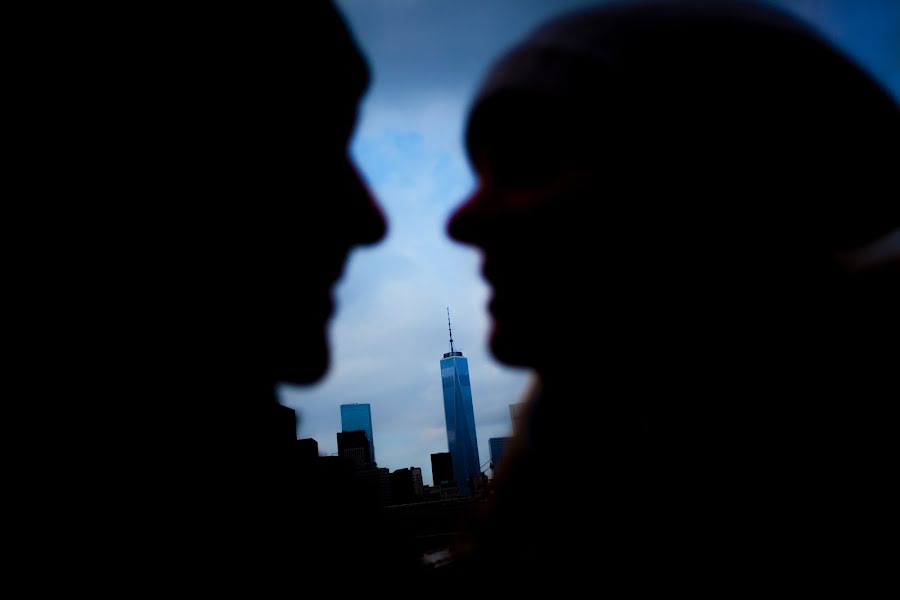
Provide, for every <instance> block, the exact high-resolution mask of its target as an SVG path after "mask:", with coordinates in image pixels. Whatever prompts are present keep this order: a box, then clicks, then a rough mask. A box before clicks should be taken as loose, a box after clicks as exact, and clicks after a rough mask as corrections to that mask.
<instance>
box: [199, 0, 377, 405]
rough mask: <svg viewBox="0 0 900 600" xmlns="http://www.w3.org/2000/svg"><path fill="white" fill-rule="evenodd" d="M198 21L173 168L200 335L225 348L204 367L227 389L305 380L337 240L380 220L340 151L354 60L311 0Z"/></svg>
mask: <svg viewBox="0 0 900 600" xmlns="http://www.w3.org/2000/svg"><path fill="white" fill-rule="evenodd" d="M202 31H203V32H204V33H203V35H202V36H201V37H202V39H203V42H204V44H205V45H206V46H207V47H206V48H201V49H199V50H195V51H193V52H192V53H191V56H192V57H195V58H196V59H197V62H198V64H197V65H196V71H194V72H191V73H188V74H187V75H189V76H191V77H194V78H196V83H195V82H194V81H191V82H189V83H188V85H189V86H191V88H192V89H196V90H197V96H196V97H197V99H198V100H199V104H200V105H199V106H196V107H192V108H196V110H197V121H196V122H195V123H194V122H191V123H190V124H189V127H190V128H191V130H190V131H189V135H190V136H193V135H196V136H197V145H196V147H189V148H188V152H189V153H190V154H191V155H192V156H191V157H190V158H191V160H192V162H189V163H188V165H187V167H186V168H188V169H194V170H195V171H194V173H192V175H193V176H194V177H195V178H196V179H197V180H199V181H200V182H201V183H200V186H201V187H200V189H199V190H197V193H198V196H199V197H200V198H203V199H204V200H205V205H204V211H205V212H203V213H202V214H201V217H202V220H201V221H200V222H199V223H196V224H195V225H196V229H195V230H194V231H193V232H189V233H193V234H195V235H196V236H197V239H196V242H197V244H198V245H203V244H205V245H206V246H207V247H205V248H200V255H201V256H202V257H203V258H204V260H201V263H200V264H199V265H198V266H197V272H196V277H198V278H205V277H207V276H209V277H211V278H212V283H213V284H214V285H213V286H211V287H210V290H211V293H206V294H204V298H205V299H206V300H207V301H208V302H209V305H208V306H206V307H202V308H201V310H202V311H203V312H202V313H201V315H203V316H210V315H214V317H215V318H216V319H217V321H216V322H214V323H212V326H213V329H214V332H213V334H212V336H211V337H210V338H209V339H208V340H205V342H206V344H207V347H214V350H215V354H216V356H217V357H218V358H221V357H222V355H223V354H224V355H226V361H225V362H222V363H221V364H219V365H215V366H214V367H213V368H214V370H213V372H212V373H211V374H210V376H211V377H214V378H216V379H219V380H220V381H218V382H217V383H218V384H224V385H229V383H230V382H231V383H232V384H233V385H234V386H235V389H239V390H240V389H244V388H246V387H248V386H250V387H259V388H265V387H268V388H270V389H271V386H272V385H273V384H275V383H278V382H290V383H309V382H313V381H315V380H317V379H319V378H320V377H321V376H322V375H323V374H324V373H325V371H326V369H327V366H328V357H329V350H328V341H327V332H326V328H327V325H328V322H329V319H330V317H331V315H332V312H333V310H334V307H333V300H332V287H333V285H334V284H335V282H336V281H337V279H338V278H339V277H340V276H341V274H342V271H343V268H344V264H345V262H346V260H347V257H348V253H349V252H350V251H351V249H352V248H353V247H354V246H357V245H364V244H371V243H373V242H376V241H378V240H379V239H381V238H382V237H383V235H384V233H385V222H384V219H383V217H382V215H381V213H380V212H379V209H378V207H377V206H376V205H375V204H374V202H373V199H372V198H371V196H370V195H369V192H368V190H367V189H366V186H365V185H364V184H363V182H362V181H361V180H360V176H359V174H358V172H357V170H356V168H355V166H354V164H353V162H352V160H351V159H350V157H349V155H348V144H349V142H350V138H351V135H352V133H353V129H354V126H355V123H356V118H357V109H358V105H359V102H360V99H361V97H362V95H363V93H364V92H365V90H366V87H367V85H368V71H367V67H366V65H365V62H364V60H363V58H362V56H361V55H360V53H359V51H358V50H357V48H356V46H355V44H354V43H353V41H352V39H351V37H350V34H349V33H348V30H347V28H346V26H345V25H344V23H343V21H342V20H341V18H340V16H339V15H338V14H337V12H336V11H335V9H334V7H333V6H332V5H331V3H330V2H326V1H323V0H315V1H313V2H304V3H302V4H301V5H298V6H296V7H291V8H287V7H286V8H284V9H283V10H282V9H279V10H276V11H270V10H260V11H256V10H254V11H238V12H235V13H234V14H231V13H228V14H224V13H222V14H216V15H213V16H212V17H210V21H209V22H204V23H202ZM195 85H196V88H194V86H195ZM192 139H193V138H192ZM185 144H186V145H187V146H190V142H185ZM181 150H183V149H181ZM201 240H202V241H201Z"/></svg>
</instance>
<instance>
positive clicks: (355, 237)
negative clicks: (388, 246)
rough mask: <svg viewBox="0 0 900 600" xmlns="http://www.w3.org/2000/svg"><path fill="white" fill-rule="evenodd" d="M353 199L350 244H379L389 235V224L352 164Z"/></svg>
mask: <svg viewBox="0 0 900 600" xmlns="http://www.w3.org/2000/svg"><path fill="white" fill-rule="evenodd" d="M350 170H351V173H352V174H351V180H350V185H351V189H350V190H349V194H350V196H351V198H352V204H351V210H350V211H348V214H347V219H348V227H347V232H348V234H349V240H348V241H349V242H350V243H351V244H352V245H361V246H362V245H368V244H374V243H375V242H378V241H379V240H381V239H382V238H384V236H385V234H386V233H387V222H386V221H385V218H384V215H383V214H382V212H381V208H380V207H379V206H378V203H377V202H376V201H375V198H374V197H373V196H372V193H371V192H370V191H369V188H368V186H366V184H365V182H364V181H363V179H362V176H361V175H360V173H359V170H358V169H357V168H356V166H355V165H354V164H352V163H351V164H350Z"/></svg>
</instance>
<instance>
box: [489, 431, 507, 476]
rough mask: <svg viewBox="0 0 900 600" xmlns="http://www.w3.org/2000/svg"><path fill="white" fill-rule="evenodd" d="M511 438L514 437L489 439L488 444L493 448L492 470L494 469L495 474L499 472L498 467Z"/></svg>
mask: <svg viewBox="0 0 900 600" xmlns="http://www.w3.org/2000/svg"><path fill="white" fill-rule="evenodd" d="M510 439H512V438H508V437H499V438H491V439H489V440H488V446H490V448H491V470H493V471H494V475H496V474H497V469H498V468H499V467H500V458H501V457H502V456H503V451H504V450H505V449H506V445H507V444H508V443H509V440H510Z"/></svg>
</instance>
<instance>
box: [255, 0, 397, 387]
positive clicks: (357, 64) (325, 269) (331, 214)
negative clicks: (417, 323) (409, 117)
mask: <svg viewBox="0 0 900 600" xmlns="http://www.w3.org/2000/svg"><path fill="white" fill-rule="evenodd" d="M325 19H326V21H325V23H323V25H322V27H323V30H324V31H323V32H322V35H323V38H324V39H325V43H324V44H323V48H321V50H322V54H321V55H320V56H315V55H313V56H307V57H305V59H306V60H309V61H315V62H319V63H321V64H319V65H317V67H316V68H313V69H311V71H310V72H311V74H312V77H313V79H312V80H311V81H309V82H308V84H307V85H308V87H307V89H308V90H309V94H311V95H312V96H313V99H312V104H313V110H312V111H311V113H310V114H309V115H308V117H307V118H308V121H307V122H308V124H309V128H308V129H306V131H303V130H300V131H298V132H297V134H298V138H297V140H296V141H297V143H298V144H303V145H304V146H307V147H310V148H314V149H315V152H314V153H310V154H307V155H306V156H304V159H307V160H309V159H311V160H312V168H310V169H308V170H307V171H306V175H307V176H308V178H309V180H308V181H306V182H304V181H301V182H298V183H299V189H298V194H297V201H299V202H300V203H302V204H304V205H307V206H308V207H309V208H308V210H306V211H305V212H306V215H305V216H306V217H307V218H308V219H309V223H308V224H307V225H306V226H305V227H304V228H303V229H302V230H300V231H298V232H297V234H298V235H303V236H305V239H300V240H297V241H296V245H295V244H294V241H293V240H291V239H290V238H289V239H288V240H286V242H287V244H288V245H289V247H290V246H294V245H295V248H296V250H294V251H293V252H292V253H291V254H293V256H294V263H293V264H294V265H295V266H294V267H293V268H290V267H289V269H288V271H287V272H286V274H285V275H286V277H288V278H295V279H296V280H297V282H298V283H299V286H287V287H288V288H290V289H294V290H296V296H295V295H293V294H292V295H291V296H290V297H289V298H287V300H288V302H286V303H278V304H277V305H278V306H279V308H280V310H282V311H283V313H282V314H280V315H277V320H278V321H280V322H282V323H284V324H285V325H286V326H287V327H286V328H285V331H284V333H283V338H282V341H281V342H280V343H278V344H277V350H276V351H277V352H278V353H279V355H278V356H275V357H272V358H273V364H274V365H275V369H276V370H275V371H274V372H273V373H272V378H273V379H275V380H279V381H287V382H295V383H307V382H311V381H315V380H316V379H318V378H319V377H321V376H322V375H323V374H324V372H325V370H326V368H327V366H328V356H329V348H328V340H327V331H326V329H327V326H328V322H329V319H330V317H331V316H332V314H333V311H334V301H333V296H332V293H333V286H334V284H335V282H336V281H337V280H338V278H339V277H340V276H341V274H342V272H343V268H344V265H345V263H346V261H347V257H348V253H349V252H350V251H351V249H352V248H353V247H354V246H357V245H363V244H371V243H374V242H376V241H378V240H380V239H381V238H382V237H383V236H384V233H385V222H384V219H383V217H382V215H381V213H380V211H379V209H378V207H377V206H376V205H375V203H374V201H373V199H372V197H371V196H370V194H369V191H368V190H367V188H366V186H365V185H364V183H363V182H362V181H361V180H360V176H359V173H358V172H357V169H356V167H355V165H354V164H353V162H352V160H351V159H350V157H349V154H348V151H349V149H348V145H349V143H350V139H351V136H352V134H353V129H354V126H355V124H356V119H357V110H358V106H359V102H360V99H361V97H362V95H363V93H364V92H365V90H366V87H367V85H368V72H367V68H366V65H365V63H364V61H363V58H362V56H361V55H360V53H359V51H358V50H357V48H356V46H355V44H354V43H353V41H352V40H351V38H350V36H349V35H348V33H347V30H346V28H345V27H344V25H343V23H342V22H341V21H340V18H339V17H338V16H337V15H336V14H335V13H334V11H333V9H331V10H329V14H328V15H326V17H325ZM298 76H299V77H304V76H305V74H304V73H302V72H301V73H298ZM316 96H317V98H316ZM306 100H307V101H308V100H310V98H309V97H307V98H306ZM288 235H289V236H290V234H288ZM276 326H277V325H276Z"/></svg>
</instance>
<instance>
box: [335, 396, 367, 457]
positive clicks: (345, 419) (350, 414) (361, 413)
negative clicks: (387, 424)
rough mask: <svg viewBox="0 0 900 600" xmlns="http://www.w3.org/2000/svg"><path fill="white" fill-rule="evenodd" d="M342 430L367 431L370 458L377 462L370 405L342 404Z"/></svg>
mask: <svg viewBox="0 0 900 600" xmlns="http://www.w3.org/2000/svg"><path fill="white" fill-rule="evenodd" d="M341 430H342V431H365V432H366V438H367V439H368V440H369V458H370V459H371V461H372V462H373V463H374V462H375V438H374V437H373V435H372V410H371V407H370V406H369V405H368V404H341Z"/></svg>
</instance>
